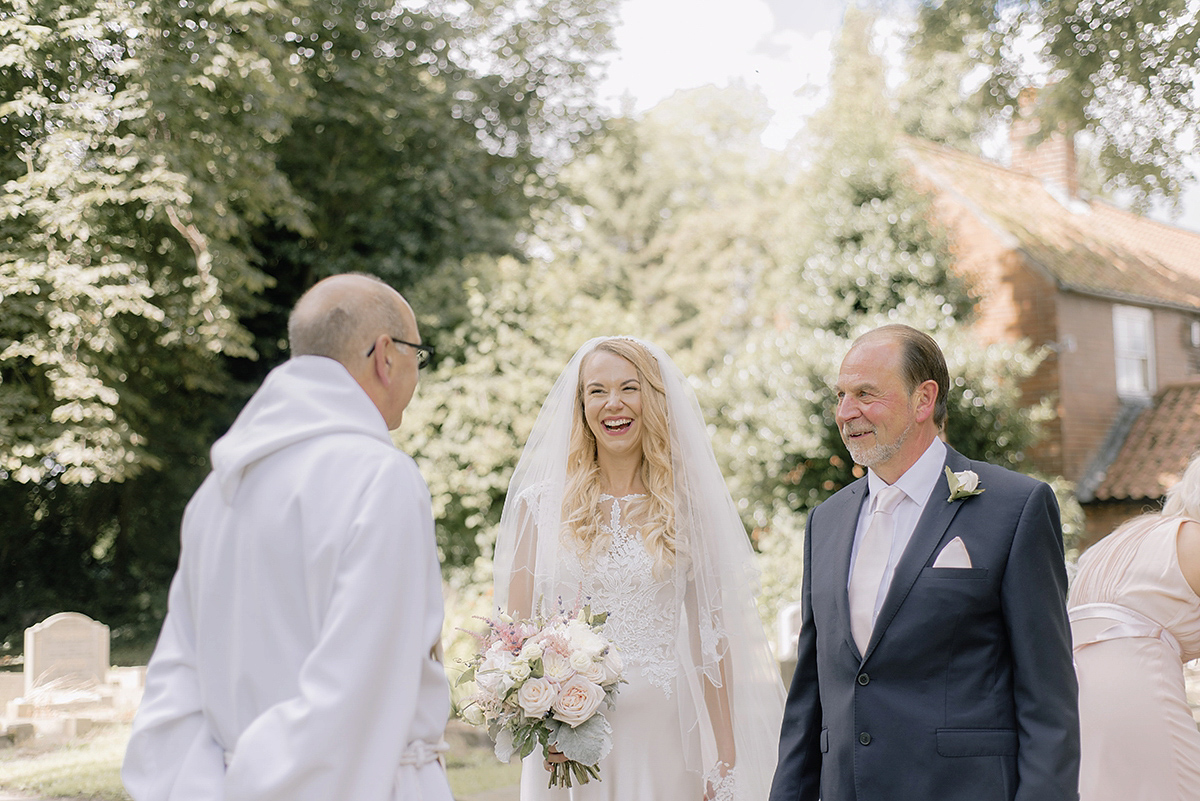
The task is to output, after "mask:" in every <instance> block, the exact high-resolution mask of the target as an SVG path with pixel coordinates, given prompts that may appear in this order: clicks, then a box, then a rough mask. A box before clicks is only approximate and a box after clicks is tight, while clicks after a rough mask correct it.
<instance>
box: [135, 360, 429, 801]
mask: <svg viewBox="0 0 1200 801" xmlns="http://www.w3.org/2000/svg"><path fill="white" fill-rule="evenodd" d="M212 462H213V471H212V473H211V474H210V475H209V476H208V478H207V479H206V480H205V482H204V484H203V485H202V486H201V487H200V489H199V490H198V491H197V492H196V495H195V496H194V497H193V498H192V500H191V502H190V503H189V504H188V507H187V511H186V512H185V514H184V518H183V529H182V548H181V553H180V559H179V568H178V571H177V572H176V574H175V578H174V580H173V581H172V583H171V590H170V596H169V607H168V614H167V617H166V620H165V622H164V624H163V629H162V633H161V634H160V636H159V640H158V645H157V647H156V649H155V652H154V655H153V657H152V658H151V660H150V664H149V667H148V669H147V674H146V693H145V696H144V699H143V702H142V705H141V707H140V709H139V711H138V714H137V717H136V719H135V721H134V726H133V734H132V736H131V739H130V742H129V748H128V750H127V752H126V756H125V763H124V766H123V768H122V778H123V780H124V782H125V786H126V788H127V790H128V791H129V794H130V795H131V796H132V797H133V798H134V799H135V801H166V800H167V799H170V800H171V801H192V800H193V799H194V800H195V801H200V799H204V801H249V800H250V799H254V800H255V801H337V800H339V799H346V801H400V799H403V800H404V801H409V799H413V800H414V801H416V800H419V801H452V796H451V794H450V789H449V786H448V785H447V783H446V775H445V772H444V770H443V768H442V766H441V765H440V764H438V763H437V762H436V761H429V759H430V757H429V756H427V755H426V756H422V755H421V754H420V752H421V751H422V750H425V749H427V748H428V746H422V745H421V742H422V741H423V742H425V743H428V744H429V745H433V744H437V743H440V742H441V737H442V733H443V731H444V729H445V725H446V720H447V717H448V715H449V706H450V701H449V690H448V686H447V682H446V675H445V672H444V670H443V667H442V665H441V664H440V663H439V662H438V661H437V660H436V659H435V658H434V657H433V656H432V650H433V649H434V648H435V646H436V645H437V643H438V642H439V638H440V634H441V628H442V615H443V609H442V590H441V573H440V570H439V566H438V558H437V548H436V544H435V541H434V533H433V519H432V514H431V510H430V501H429V491H428V489H427V488H426V486H425V482H424V481H423V480H422V478H421V476H420V474H419V473H418V471H417V467H416V465H415V463H414V462H413V461H412V459H411V458H409V457H408V456H407V455H406V454H404V453H403V452H401V451H399V450H397V449H396V448H395V446H394V445H393V444H392V441H391V439H390V437H389V435H388V431H387V426H386V424H385V422H384V420H383V417H382V416H381V414H380V413H379V411H378V410H377V409H376V408H375V406H374V404H373V403H372V402H371V400H370V398H369V397H368V396H367V395H366V393H365V392H364V391H363V390H362V388H361V387H360V386H359V385H358V384H357V382H355V381H354V379H353V378H352V377H351V376H350V374H349V373H348V372H347V371H346V370H345V368H344V367H342V365H341V364H339V363H338V362H336V361H333V360H332V359H326V358H322V357H318V356H301V357H297V358H294V359H292V360H290V361H288V362H286V363H285V364H283V365H281V366H280V367H277V368H276V369H275V370H273V371H272V372H271V374H270V375H269V376H268V377H267V379H266V381H265V382H264V383H263V385H262V387H261V388H260V389H259V390H258V392H256V393H255V395H254V397H253V398H251V399H250V402H249V403H248V404H247V405H246V407H245V408H244V409H243V410H242V413H241V414H240V415H239V416H238V418H237V420H236V421H235V422H234V424H233V426H232V427H231V428H230V430H229V432H228V433H227V434H226V435H225V436H223V437H222V438H221V439H219V440H218V441H217V442H216V444H215V445H214V446H213V449H212ZM414 744H415V745H414ZM414 753H416V754H417V758H416V759H413V755H414ZM406 762H407V763H411V762H418V763H420V762H424V764H423V765H414V764H402V763H406ZM227 765H228V767H227Z"/></svg>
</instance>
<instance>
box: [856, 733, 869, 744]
mask: <svg viewBox="0 0 1200 801" xmlns="http://www.w3.org/2000/svg"><path fill="white" fill-rule="evenodd" d="M858 741H859V742H860V743H862V744H863V745H870V744H871V735H870V734H868V733H867V732H865V731H864V732H863V733H862V734H860V735H858Z"/></svg>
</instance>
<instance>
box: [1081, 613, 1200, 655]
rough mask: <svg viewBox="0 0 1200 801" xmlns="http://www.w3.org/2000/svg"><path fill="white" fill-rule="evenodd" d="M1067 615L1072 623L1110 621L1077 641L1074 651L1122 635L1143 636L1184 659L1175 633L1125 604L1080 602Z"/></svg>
mask: <svg viewBox="0 0 1200 801" xmlns="http://www.w3.org/2000/svg"><path fill="white" fill-rule="evenodd" d="M1068 616H1069V617H1070V619H1071V622H1072V623H1074V622H1075V621H1076V620H1109V621H1112V623H1113V625H1111V626H1109V627H1108V628H1106V629H1103V630H1101V631H1100V632H1099V633H1097V634H1095V635H1094V636H1092V637H1090V638H1088V639H1087V640H1086V641H1084V642H1076V643H1075V645H1074V648H1073V650H1075V651H1078V650H1079V649H1080V648H1085V647H1087V646H1089V645H1095V644H1096V643H1098V642H1107V641H1108V640H1117V639H1121V638H1122V637H1146V638H1149V639H1152V640H1159V641H1161V642H1162V643H1164V644H1166V645H1167V646H1169V647H1170V648H1171V650H1173V651H1174V652H1175V653H1176V654H1178V655H1179V658H1180V659H1182V658H1183V647H1182V646H1181V645H1180V644H1179V640H1177V639H1175V635H1174V634H1172V633H1171V632H1170V631H1168V630H1167V629H1166V628H1165V627H1164V626H1162V625H1161V624H1159V623H1157V622H1156V621H1154V620H1152V619H1150V618H1148V617H1146V616H1145V615H1143V614H1142V613H1141V612H1135V611H1134V610H1132V609H1130V608H1129V607H1128V606H1121V605H1120V604H1106V603H1095V604H1082V605H1080V606H1076V607H1074V608H1072V609H1071V610H1070V612H1069V613H1068Z"/></svg>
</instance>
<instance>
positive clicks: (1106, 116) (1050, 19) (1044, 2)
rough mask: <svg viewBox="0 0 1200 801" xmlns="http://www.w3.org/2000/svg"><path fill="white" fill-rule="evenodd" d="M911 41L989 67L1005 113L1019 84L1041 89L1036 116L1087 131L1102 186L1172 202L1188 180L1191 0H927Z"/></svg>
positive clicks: (1194, 0) (1196, 123) (1199, 112)
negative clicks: (989, 0)
mask: <svg viewBox="0 0 1200 801" xmlns="http://www.w3.org/2000/svg"><path fill="white" fill-rule="evenodd" d="M980 43H982V44H980ZM917 46H918V48H919V49H920V50H922V51H924V52H929V51H932V50H937V49H943V50H948V51H952V52H961V53H965V54H966V55H968V56H969V57H970V58H971V59H972V60H974V61H975V63H977V64H980V65H982V66H983V67H985V68H986V69H987V71H988V73H989V75H990V79H989V80H988V81H987V82H986V83H985V84H984V86H983V88H982V89H981V90H980V95H981V97H982V98H983V99H984V100H985V101H986V102H987V104H988V105H990V106H991V107H992V108H993V109H997V110H1003V111H1005V112H1007V113H1011V112H1012V111H1013V110H1014V109H1015V108H1016V101H1017V98H1018V95H1019V93H1020V92H1021V90H1022V89H1025V88H1027V87H1031V86H1033V87H1039V88H1044V91H1043V92H1042V95H1041V97H1040V98H1039V105H1038V109H1037V111H1038V113H1039V114H1040V115H1041V116H1042V117H1043V118H1044V119H1046V120H1047V121H1048V122H1049V123H1050V124H1051V125H1058V124H1062V125H1064V126H1065V127H1067V128H1068V129H1070V130H1072V131H1078V130H1087V131H1089V132H1091V134H1092V135H1093V137H1094V139H1095V147H1096V149H1097V152H1098V162H1099V166H1100V169H1101V171H1102V172H1103V177H1104V178H1105V179H1106V188H1108V189H1117V188H1121V189H1126V190H1128V191H1129V192H1130V194H1131V195H1132V196H1133V198H1134V199H1135V200H1136V201H1139V202H1140V203H1142V204H1144V203H1146V202H1148V201H1150V200H1153V199H1156V198H1164V197H1165V198H1167V199H1170V200H1174V199H1177V198H1178V195H1179V193H1180V191H1181V188H1182V186H1183V184H1184V183H1185V182H1186V181H1188V180H1191V179H1193V178H1194V177H1195V176H1194V174H1193V170H1194V165H1192V164H1190V163H1189V161H1188V159H1189V157H1190V155H1191V153H1192V152H1193V151H1194V149H1195V147H1196V144H1197V133H1198V131H1200V85H1198V83H1197V76H1198V74H1200V73H1198V70H1200V2H1198V0H1139V2H1131V1H1130V0H1034V2H1019V3H1018V2H1010V1H1006V2H997V3H977V2H972V1H971V0H940V1H939V2H927V3H925V4H924V6H923V9H922V12H921V26H920V30H919V32H918V37H917Z"/></svg>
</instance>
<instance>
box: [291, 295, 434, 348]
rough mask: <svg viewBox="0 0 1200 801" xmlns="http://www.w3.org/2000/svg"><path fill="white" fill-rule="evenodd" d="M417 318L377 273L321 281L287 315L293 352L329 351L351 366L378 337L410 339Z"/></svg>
mask: <svg viewBox="0 0 1200 801" xmlns="http://www.w3.org/2000/svg"><path fill="white" fill-rule="evenodd" d="M415 327H416V321H415V318H414V317H413V312H412V309H411V308H410V307H409V305H408V302H407V301H405V300H404V298H403V297H401V296H400V293H399V292H397V291H396V290H394V289H392V288H391V287H390V286H388V285H387V284H385V283H384V282H383V281H381V280H379V279H378V278H376V277H375V276H373V275H365V274H360V273H348V274H345V275H334V276H330V277H329V278H326V279H324V280H322V281H318V282H317V283H316V284H314V285H313V287H312V288H311V289H309V290H308V291H307V292H305V293H304V295H303V297H301V298H300V300H299V301H298V302H297V303H296V308H294V309H293V310H292V314H291V316H290V317H289V318H288V343H289V345H290V347H291V351H292V355H293V356H327V357H328V358H330V359H336V360H337V361H339V362H341V363H342V364H344V365H347V366H349V365H350V364H352V363H353V362H354V361H355V359H356V358H361V357H362V355H363V354H364V353H366V352H367V349H368V348H370V347H371V343H372V342H373V341H374V339H375V337H376V336H378V335H379V334H381V333H387V334H389V335H390V336H394V337H397V338H400V339H408V340H411V339H412V336H413V330H414V328H415Z"/></svg>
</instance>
